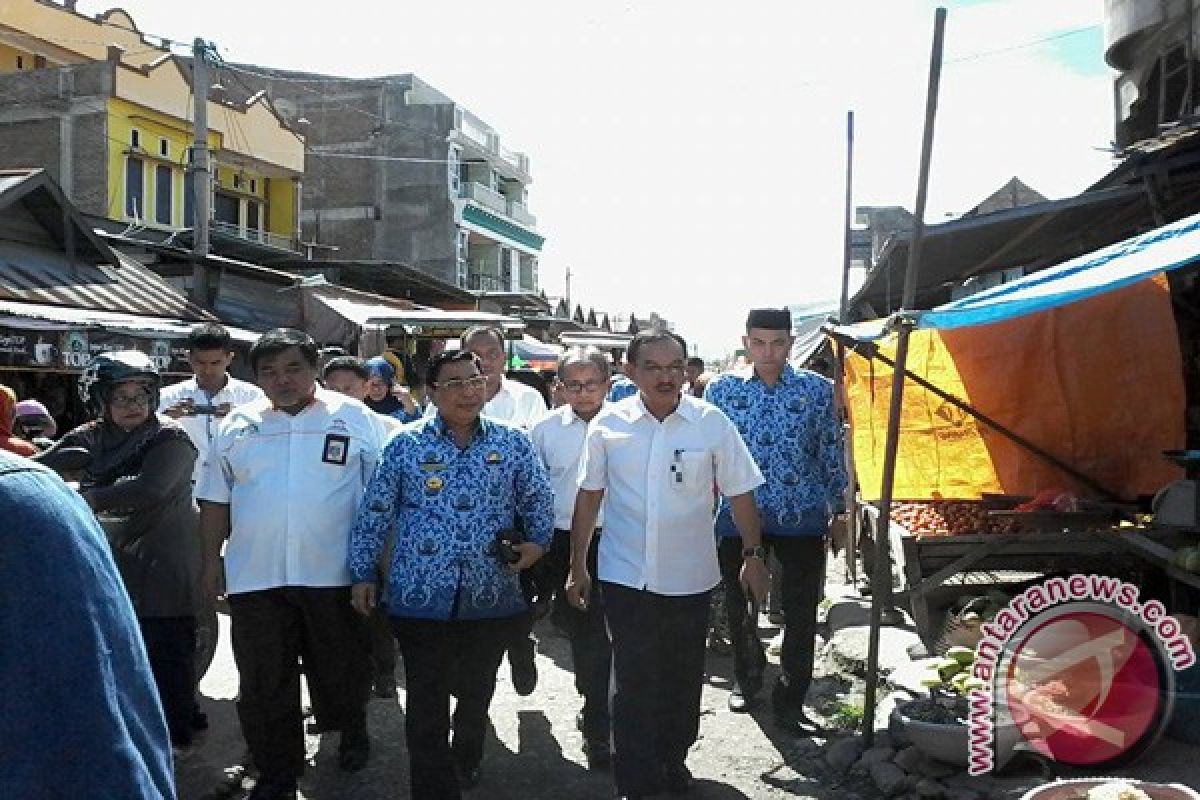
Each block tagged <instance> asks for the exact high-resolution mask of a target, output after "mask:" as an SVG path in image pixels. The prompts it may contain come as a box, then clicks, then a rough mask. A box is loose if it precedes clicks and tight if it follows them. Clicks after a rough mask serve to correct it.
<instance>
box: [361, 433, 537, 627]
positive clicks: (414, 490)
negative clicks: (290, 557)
mask: <svg viewBox="0 0 1200 800" xmlns="http://www.w3.org/2000/svg"><path fill="white" fill-rule="evenodd" d="M518 518H520V522H521V527H522V530H523V536H524V538H525V540H526V541H530V542H536V543H537V544H540V545H541V546H542V547H549V545H550V538H551V536H552V534H553V527H554V496H553V493H552V491H551V488H550V480H549V478H548V477H547V475H546V470H545V468H543V467H542V462H541V461H540V460H539V459H538V457H537V454H536V453H535V452H534V449H533V444H532V443H531V442H530V441H529V438H528V437H527V436H526V435H525V434H524V433H523V432H522V431H520V430H519V429H517V428H514V427H513V426H511V425H508V424H507V423H503V422H498V421H496V420H493V419H486V418H481V419H480V421H479V428H478V430H477V431H476V433H475V436H474V438H472V440H471V443H470V444H469V445H468V446H467V447H466V448H465V449H460V448H459V447H458V445H457V444H456V443H455V441H454V438H453V436H452V435H451V433H450V432H449V431H448V430H447V429H446V425H445V422H444V421H443V419H442V417H441V415H440V414H435V415H434V416H432V417H426V418H424V419H421V420H418V421H416V422H414V423H411V424H409V425H405V426H404V427H403V428H401V429H400V430H399V431H398V432H397V433H396V434H395V436H394V437H393V438H392V440H391V441H390V442H389V443H388V445H387V447H386V448H384V451H383V455H382V456H381V457H380V460H379V465H378V466H377V467H376V469H375V475H374V477H372V478H371V482H370V484H369V485H368V486H367V491H366V494H365V496H364V497H363V500H362V504H361V505H360V506H359V509H358V514H357V516H356V518H355V521H354V527H353V528H352V530H351V533H350V573H351V576H352V577H353V579H354V582H355V583H363V582H366V581H372V580H374V579H375V564H376V562H377V561H378V559H379V555H380V553H382V552H383V549H384V545H385V542H386V540H387V538H388V535H389V533H390V532H391V531H392V529H393V527H394V528H395V537H396V539H395V548H394V550H393V553H392V563H391V567H390V569H389V571H388V575H389V581H388V582H389V586H390V599H389V601H388V613H389V614H390V615H391V616H394V617H412V618H417V619H440V620H448V619H490V618H497V617H509V616H513V615H515V614H519V613H521V612H523V611H525V610H526V608H527V605H526V603H525V599H524V597H523V596H522V594H521V586H520V583H519V581H518V578H517V574H516V573H514V572H511V571H509V570H508V569H507V568H505V567H504V566H502V565H501V563H500V561H499V560H498V558H497V557H496V534H498V533H500V532H501V531H505V530H511V529H513V528H515V527H517V520H518Z"/></svg>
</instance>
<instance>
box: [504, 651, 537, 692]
mask: <svg viewBox="0 0 1200 800" xmlns="http://www.w3.org/2000/svg"><path fill="white" fill-rule="evenodd" d="M536 650H537V643H536V642H534V641H533V639H528V638H526V639H522V640H521V641H520V642H519V643H517V644H514V645H513V646H512V647H510V648H508V666H509V669H511V670H512V684H513V688H514V689H516V691H517V694H519V695H521V696H522V697H528V696H529V695H531V694H533V690H534V689H536V688H537V681H538V674H537V662H536V661H535V660H534V654H535V652H536Z"/></svg>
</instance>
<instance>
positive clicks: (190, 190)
mask: <svg viewBox="0 0 1200 800" xmlns="http://www.w3.org/2000/svg"><path fill="white" fill-rule="evenodd" d="M191 152H192V151H191V148H189V149H188V153H189V154H190V153H191ZM195 224H196V175H195V173H193V172H192V171H191V170H190V169H189V170H188V171H187V172H185V173H183V227H185V228H191V227H193V226H194V225H195Z"/></svg>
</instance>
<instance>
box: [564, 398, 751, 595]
mask: <svg viewBox="0 0 1200 800" xmlns="http://www.w3.org/2000/svg"><path fill="white" fill-rule="evenodd" d="M762 483H763V476H762V473H761V472H759V469H758V467H757V466H756V465H755V463H754V459H753V458H752V457H751V455H750V451H749V450H748V449H747V448H746V444H745V443H744V442H743V441H742V437H741V435H740V434H738V431H737V428H736V427H735V426H734V424H733V423H732V422H731V421H730V420H729V418H728V417H727V416H725V414H724V413H722V412H721V410H720V409H718V408H717V407H716V406H713V405H711V404H709V403H706V402H704V401H703V400H699V399H697V398H694V397H690V396H687V395H684V396H682V397H680V399H679V406H678V407H677V408H676V409H675V411H674V412H672V413H671V414H670V415H669V416H668V417H667V418H666V419H664V420H663V421H662V422H659V421H658V420H657V419H655V417H654V416H653V415H652V414H651V413H650V412H649V411H647V410H646V406H645V404H643V402H642V396H641V394H637V395H634V396H632V397H629V398H626V399H625V400H622V401H620V402H618V403H614V404H612V405H609V406H606V407H605V408H604V409H603V410H601V411H600V413H599V414H597V415H596V418H595V419H593V420H592V422H591V424H590V425H589V426H588V431H587V447H586V449H585V452H584V458H583V463H582V464H581V465H580V478H579V486H580V488H582V489H588V490H593V491H594V490H599V489H604V490H605V497H604V508H605V515H606V516H605V520H604V536H603V537H601V539H600V563H599V569H598V577H599V578H600V580H602V581H609V582H612V583H619V584H621V585H622V586H628V587H630V588H633V589H646V590H647V591H651V592H654V593H655V594H663V595H688V594H699V593H700V592H705V591H708V590H709V589H711V588H713V587H714V586H716V585H717V582H718V581H719V580H720V579H721V571H720V569H719V568H718V566H717V548H716V538H715V536H714V533H713V499H714V497H713V489H714V486H715V488H716V489H717V490H718V491H719V492H720V493H721V494H723V495H726V496H728V497H734V496H736V495H739V494H744V493H746V492H749V491H752V490H753V489H755V488H756V487H758V486H759V485H761V484H762Z"/></svg>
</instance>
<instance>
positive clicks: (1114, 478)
mask: <svg viewBox="0 0 1200 800" xmlns="http://www.w3.org/2000/svg"><path fill="white" fill-rule="evenodd" d="M1197 258H1200V216H1198V217H1192V218H1189V219H1185V220H1181V221H1179V222H1177V223H1174V224H1172V225H1168V226H1165V227H1163V228H1160V229H1158V230H1155V231H1152V232H1150V233H1147V234H1144V235H1142V236H1140V237H1136V238H1134V239H1131V240H1128V241H1125V242H1121V243H1118V244H1116V245H1113V246H1111V247H1108V248H1105V249H1103V250H1100V251H1098V252H1096V253H1094V254H1089V255H1087V256H1082V257H1080V258H1077V259H1073V260H1072V261H1069V262H1067V263H1065V264H1063V265H1061V266H1059V267H1056V268H1052V269H1049V270H1045V271H1042V272H1039V273H1036V274H1034V275H1031V276H1028V277H1026V278H1024V279H1022V280H1020V281H1017V282H1014V283H1010V284H1006V285H1004V286H1000V287H997V288H996V289H992V290H989V291H986V292H982V293H979V294H976V295H972V296H970V297H967V298H964V299H963V300H959V301H956V302H954V303H950V304H947V305H945V306H941V307H938V308H936V309H932V310H929V311H915V312H905V314H904V315H903V316H902V317H895V318H891V319H888V320H881V321H876V322H873V323H863V324H858V325H850V326H843V327H840V328H837V329H835V330H834V331H833V335H834V336H835V337H836V338H838V339H839V340H840V341H842V342H843V343H844V344H846V345H847V347H848V348H849V349H850V351H851V355H850V356H849V357H848V359H847V362H846V366H845V379H846V386H847V398H848V411H849V415H850V419H851V423H852V430H853V434H852V438H853V452H854V460H855V464H856V468H857V473H858V479H859V485H860V491H861V494H862V497H863V498H865V499H866V500H867V501H868V503H869V502H870V501H873V500H876V499H878V498H880V497H882V496H884V494H885V490H888V491H887V492H886V493H887V496H888V497H889V498H895V501H894V502H891V503H889V506H890V508H891V511H892V514H891V524H890V525H882V524H879V523H880V520H879V519H878V513H874V514H872V513H871V512H870V511H869V510H868V512H867V513H866V514H865V515H864V518H865V520H866V522H867V523H868V526H869V527H870V526H872V525H873V527H874V528H875V531H876V533H877V535H885V536H886V539H887V540H889V541H890V543H891V548H890V550H891V552H892V555H893V557H894V558H895V560H896V562H897V564H898V566H899V567H900V572H901V575H902V576H903V579H904V588H905V590H906V591H907V593H908V595H909V599H910V601H911V603H912V606H913V611H914V615H915V616H916V617H917V620H916V621H917V623H918V625H919V626H920V627H921V629H922V630H921V633H922V636H923V638H925V639H926V641H927V642H933V641H935V640H936V639H937V638H938V634H939V633H941V629H942V626H941V625H940V624H939V623H940V620H939V619H937V617H936V613H935V612H934V611H932V610H931V598H933V597H934V596H935V593H936V590H938V589H939V588H940V587H943V586H945V584H946V583H947V581H949V580H951V579H952V578H953V579H956V580H957V579H958V578H959V577H960V576H966V575H969V574H975V575H984V576H986V577H993V578H995V577H1000V578H1003V577H1013V578H1017V579H1019V578H1020V577H1021V576H1022V575H1024V576H1029V575H1030V574H1046V573H1049V572H1054V571H1058V570H1078V569H1086V568H1092V569H1095V570H1097V571H1107V572H1108V573H1113V572H1120V573H1129V572H1135V573H1137V574H1138V575H1139V576H1140V580H1142V581H1144V585H1146V586H1147V590H1148V591H1151V592H1154V591H1161V593H1162V594H1163V596H1164V599H1165V600H1166V601H1167V602H1169V603H1171V604H1172V605H1173V607H1172V608H1171V610H1173V611H1183V612H1187V613H1191V612H1194V610H1195V608H1194V600H1193V599H1192V596H1191V595H1190V594H1189V589H1190V588H1200V581H1197V579H1196V576H1195V575H1194V574H1193V573H1192V572H1191V571H1190V570H1189V569H1188V568H1187V566H1188V565H1187V564H1181V563H1180V558H1179V556H1178V554H1179V553H1180V552H1181V551H1182V550H1183V549H1184V548H1185V547H1187V546H1188V545H1189V543H1191V544H1194V542H1192V541H1191V539H1192V538H1194V535H1193V533H1191V532H1192V531H1197V532H1200V525H1197V518H1196V514H1195V513H1194V511H1195V500H1194V498H1195V492H1194V485H1193V484H1191V483H1190V482H1186V481H1183V480H1182V479H1183V477H1184V475H1183V471H1182V469H1181V467H1180V466H1179V459H1178V458H1177V457H1175V458H1168V457H1166V456H1165V455H1164V451H1175V450H1181V449H1184V448H1186V447H1187V446H1188V444H1189V442H1188V430H1187V427H1186V424H1185V419H1186V418H1187V410H1188V407H1189V402H1188V397H1187V386H1186V384H1185V380H1184V373H1185V369H1184V366H1185V365H1184V359H1183V357H1182V352H1183V350H1181V340H1180V333H1179V332H1180V329H1181V328H1184V329H1185V330H1186V329H1187V327H1186V326H1183V325H1177V315H1178V313H1179V312H1178V310H1177V305H1178V304H1177V303H1175V302H1173V301H1174V300H1177V297H1175V296H1174V294H1173V292H1172V281H1169V280H1168V278H1167V276H1166V275H1164V274H1163V273H1165V272H1169V271H1176V270H1178V271H1180V274H1181V275H1187V274H1191V273H1193V272H1194V271H1189V270H1187V269H1186V268H1188V267H1191V266H1193V265H1194V263H1195V262H1196V260H1197ZM1177 278H1178V276H1173V280H1174V282H1175V283H1176V284H1178V280H1177ZM900 325H907V326H909V327H910V330H911V332H910V333H909V338H910V344H909V352H908V353H907V360H906V361H907V364H906V368H905V371H904V374H905V376H906V378H907V380H906V381H905V383H906V390H905V393H904V400H903V404H902V408H901V409H900V413H899V417H898V433H899V446H898V448H897V450H896V454H895V462H894V465H893V468H892V469H893V481H892V485H891V486H885V485H884V477H885V466H887V465H886V464H885V455H886V454H885V451H884V450H885V448H884V445H885V441H886V439H887V434H888V422H889V409H888V408H887V398H888V396H889V394H890V391H891V386H892V382H893V380H894V378H895V373H894V370H893V367H894V364H895V360H894V355H895V345H894V331H895V329H896V328H897V326H900ZM1182 345H1183V346H1184V347H1185V348H1187V347H1189V346H1190V343H1189V342H1188V341H1186V339H1185V340H1184V341H1183V342H1182ZM1194 400H1195V398H1193V403H1192V405H1194V404H1195V403H1194ZM1164 487H1172V488H1171V489H1169V490H1168V494H1170V493H1174V494H1175V495H1179V494H1181V493H1186V492H1187V490H1189V489H1191V490H1192V493H1191V494H1190V495H1187V498H1188V499H1189V500H1191V502H1192V505H1191V509H1192V512H1193V513H1191V514H1184V515H1182V516H1180V515H1179V514H1178V513H1176V514H1175V515H1174V517H1173V518H1172V519H1171V520H1170V522H1172V523H1173V524H1172V525H1170V526H1166V525H1163V524H1162V522H1163V519H1162V515H1161V514H1159V515H1158V516H1157V517H1156V516H1155V515H1153V514H1151V513H1147V512H1151V511H1152V510H1153V507H1152V504H1151V498H1152V497H1154V496H1155V495H1156V494H1157V493H1159V492H1160V491H1162V490H1163V489H1164ZM1059 498H1061V502H1056V501H1057V500H1058V499H1059ZM1172 505H1173V506H1176V507H1177V506H1178V505H1179V504H1178V503H1174V504H1172ZM1183 505H1184V506H1186V505H1187V503H1186V502H1184V503H1183ZM1159 507H1160V508H1161V497H1160V506H1159ZM1176 510H1177V509H1176ZM935 512H936V513H935ZM938 514H940V518H939V517H938ZM939 520H940V521H939ZM884 530H886V531H887V533H886V534H884V533H883V532H884ZM1192 565H1193V566H1200V558H1197V559H1193V564H1192ZM1006 573H1011V575H1006ZM1160 585H1161V589H1160Z"/></svg>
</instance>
